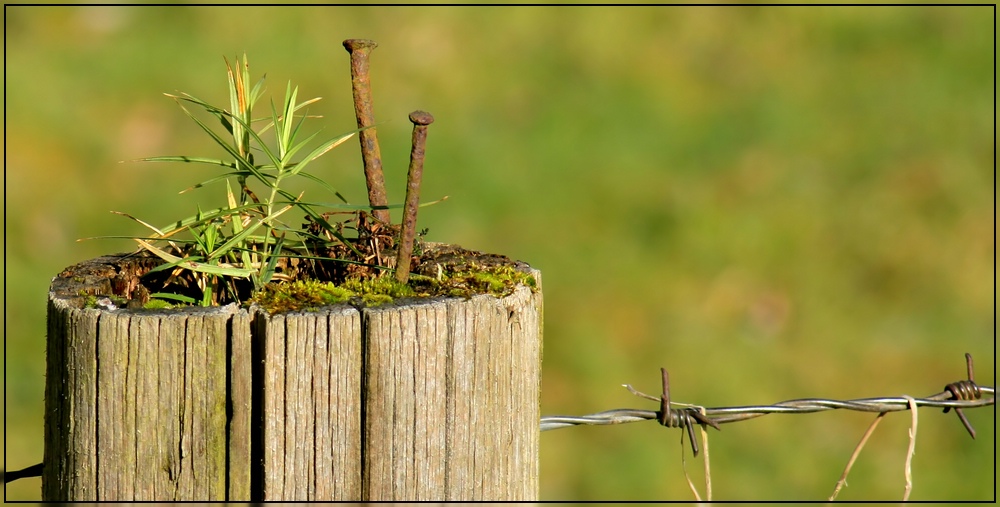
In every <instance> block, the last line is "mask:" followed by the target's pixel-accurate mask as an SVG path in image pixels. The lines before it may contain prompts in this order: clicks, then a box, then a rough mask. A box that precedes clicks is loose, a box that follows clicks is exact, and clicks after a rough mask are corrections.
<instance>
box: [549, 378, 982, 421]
mask: <svg viewBox="0 0 1000 507" xmlns="http://www.w3.org/2000/svg"><path fill="white" fill-rule="evenodd" d="M958 384H961V386H957V385H958ZM948 386H949V387H953V386H955V388H954V389H948V390H945V391H943V392H941V393H938V394H935V395H932V396H927V397H925V398H914V401H915V402H916V405H917V406H918V407H937V408H943V409H945V410H949V409H960V408H976V407H985V406H990V405H993V404H994V403H995V398H993V396H995V393H994V389H993V387H987V386H979V385H975V384H974V383H971V382H969V381H962V382H956V383H953V384H949V385H948ZM983 395H989V396H990V397H989V398H982V397H981V396H983ZM953 397H955V398H959V399H953ZM837 409H843V410H854V411H859V412H876V413H877V412H897V411H901V410H909V401H908V400H907V398H904V397H882V398H862V399H857V400H847V401H841V400H830V399H823V398H803V399H797V400H789V401H782V402H780V403H775V404H773V405H746V406H737V407H713V408H705V418H706V419H708V420H710V421H712V422H715V423H716V424H724V423H731V422H738V421H745V420H748V419H753V418H756V417H760V416H763V415H767V414H809V413H813V412H822V411H825V410H837ZM670 411H671V417H670V419H669V420H670V421H671V422H675V423H676V425H675V424H667V425H666V426H669V427H685V426H687V425H690V424H693V423H697V421H696V420H695V419H694V417H692V416H691V414H692V413H696V412H698V409H695V408H691V407H689V406H685V408H671V410H670ZM699 415H700V414H699ZM659 418H660V412H659V411H655V410H640V409H617V410H606V411H604V412H598V413H596V414H590V415H583V416H561V415H556V416H543V417H542V419H541V431H550V430H556V429H560V428H568V427H570V426H579V425H605V424H624V423H632V422H639V421H648V420H659Z"/></svg>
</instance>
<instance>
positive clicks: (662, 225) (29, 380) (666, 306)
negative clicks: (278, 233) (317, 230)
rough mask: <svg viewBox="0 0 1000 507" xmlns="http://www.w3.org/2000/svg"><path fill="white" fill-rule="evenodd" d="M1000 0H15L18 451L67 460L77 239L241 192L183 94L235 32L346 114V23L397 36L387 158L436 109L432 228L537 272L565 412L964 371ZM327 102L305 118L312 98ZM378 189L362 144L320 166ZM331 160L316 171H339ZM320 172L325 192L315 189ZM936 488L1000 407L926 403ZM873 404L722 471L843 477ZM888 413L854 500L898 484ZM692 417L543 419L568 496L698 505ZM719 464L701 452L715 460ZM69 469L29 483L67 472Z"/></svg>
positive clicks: (781, 486) (211, 68) (210, 71)
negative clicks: (920, 3) (958, 409)
mask: <svg viewBox="0 0 1000 507" xmlns="http://www.w3.org/2000/svg"><path fill="white" fill-rule="evenodd" d="M993 13H994V11H993V10H992V9H990V8H989V7H947V8H946V7H780V8H766V7H763V8H757V7H745V8H709V7H704V8H687V7H684V8H681V7H678V8H610V7H589V8H541V7H533V8H528V7H522V8H488V7H463V8H459V7H433V8H406V7H381V8H361V7H339V8H334V7H282V8H278V7H239V8H236V7H171V8H167V7H9V6H8V7H5V45H6V50H5V59H6V65H5V92H6V93H5V112H6V116H5V120H6V121H5V134H6V139H5V141H6V154H5V155H6V156H5V171H4V180H5V181H4V182H5V195H4V199H5V221H4V228H5V229H4V230H5V234H4V247H5V250H4V252H5V263H4V264H5V267H4V272H3V277H4V283H5V291H4V305H5V306H4V309H5V315H4V343H5V349H6V350H5V352H6V355H5V362H4V373H5V375H4V387H5V399H6V403H5V406H4V417H5V423H6V424H5V434H4V449H5V460H6V468H21V467H24V466H28V465H31V464H34V463H36V462H37V461H38V460H40V459H41V456H42V439H43V426H42V421H43V415H42V401H43V386H44V360H45V356H44V342H45V300H46V291H47V288H48V284H49V282H50V280H51V278H52V277H53V276H55V275H56V274H57V273H58V272H59V271H60V270H62V268H64V267H66V266H68V265H70V264H73V263H76V262H79V261H82V260H85V259H89V258H93V257H96V256H99V255H101V254H105V253H111V252H118V251H124V250H130V249H131V248H132V247H131V245H129V243H128V242H126V241H117V240H106V241H88V242H81V243H77V242H76V241H75V240H76V239H78V238H83V237H89V236H98V235H112V234H139V233H141V232H142V231H141V230H140V229H139V228H138V226H137V225H135V224H133V223H132V222H130V221H128V220H126V219H123V218H121V217H116V216H114V215H112V214H110V213H109V211H110V210H117V211H124V212H128V213H131V214H134V215H136V216H138V217H140V218H143V219H144V220H147V221H149V222H152V223H154V224H163V223H167V222H169V221H171V220H173V219H175V218H177V217H180V216H187V215H190V214H191V213H192V212H193V211H194V208H195V205H196V203H201V204H202V206H203V207H211V206H216V205H219V204H221V200H220V199H219V198H220V197H221V193H220V192H221V190H220V189H218V188H209V189H203V190H201V191H199V192H194V193H191V194H185V195H183V196H178V195H177V194H176V192H177V191H180V190H181V189H184V188H186V187H187V186H189V185H190V184H192V183H195V182H197V181H201V180H203V179H205V178H206V177H207V174H209V173H206V172H204V171H205V169H204V168H200V167H197V168H193V167H188V166H173V165H162V164H146V165H144V164H120V163H118V162H119V161H121V160H130V159H135V158H138V157H143V156H152V155H173V154H190V155H212V156H218V155H220V153H219V152H218V149H217V148H214V147H213V146H212V145H211V141H210V140H209V139H207V138H205V137H204V135H203V134H202V133H200V132H198V131H197V129H196V127H194V126H193V124H191V123H190V121H189V120H188V119H187V118H186V117H184V115H183V114H182V113H181V112H180V111H179V109H178V108H177V107H176V105H175V104H174V103H173V102H172V101H171V100H169V99H167V98H166V97H164V96H163V95H162V92H175V91H184V92H188V93H191V94H193V95H195V96H198V97H199V98H203V99H205V100H207V101H209V102H211V103H225V101H226V88H225V74H224V64H223V61H222V57H223V56H227V57H230V59H232V57H233V56H235V55H236V54H237V53H242V52H244V51H245V52H246V53H247V54H248V56H249V59H250V64H251V72H252V73H253V75H254V76H259V75H260V74H261V73H264V72H266V73H267V75H268V82H269V95H270V96H272V97H275V100H276V101H277V100H280V95H281V93H282V92H283V90H284V85H285V83H286V82H287V81H288V80H292V81H294V83H296V84H298V85H299V86H300V95H299V96H300V97H302V98H308V97H312V96H316V95H319V96H322V97H324V100H323V101H321V102H320V103H319V104H318V105H317V106H316V107H313V108H311V109H310V112H312V113H317V114H322V115H323V116H324V118H323V119H322V120H319V121H315V122H313V124H312V126H313V128H317V127H320V126H322V127H323V128H324V131H323V134H321V136H320V137H327V138H328V137H332V136H333V135H335V134H338V133H341V132H344V131H348V130H351V129H353V128H354V122H355V120H354V115H353V109H352V103H351V92H350V76H349V70H348V67H349V66H348V56H347V53H346V52H345V51H344V49H343V47H342V46H341V41H342V40H344V39H347V38H370V39H374V40H376V41H378V42H379V44H380V47H379V48H378V49H377V50H375V52H374V53H373V56H372V72H373V75H372V81H373V88H374V97H375V114H376V117H377V119H378V120H379V121H382V122H385V123H384V124H383V125H382V126H380V127H379V138H380V143H381V147H382V154H383V159H384V162H385V169H386V180H387V184H388V185H389V188H388V191H389V194H390V195H389V197H390V199H391V200H393V201H395V202H398V201H401V200H402V197H403V193H404V179H405V172H406V167H407V160H408V155H409V136H410V128H411V126H410V123H409V121H407V119H406V116H407V114H408V113H409V112H411V111H413V110H415V109H424V110H427V111H430V112H431V113H433V114H434V116H435V118H436V120H437V121H436V122H435V124H434V125H433V126H432V127H431V129H430V135H429V140H428V148H427V161H426V171H425V176H424V186H423V190H422V197H423V198H424V200H431V199H436V198H439V197H441V196H444V195H448V196H450V198H449V200H448V201H446V202H445V203H443V204H439V205H436V206H433V207H430V208H424V209H423V210H422V211H421V214H420V226H421V227H428V228H429V229H430V234H429V236H428V239H429V240H433V241H445V242H451V243H458V244H461V245H463V246H465V247H468V248H474V249H479V250H484V251H488V252H494V253H503V254H506V255H509V256H511V257H513V258H517V259H521V260H524V261H527V262H529V263H530V264H531V265H533V266H535V267H537V268H539V269H541V270H542V273H543V275H544V287H545V289H544V290H545V335H544V338H545V343H544V363H543V379H542V401H541V403H542V413H543V414H546V415H556V414H566V415H579V414H585V413H593V412H598V411H602V410H607V409H611V408H624V407H635V408H648V409H651V410H652V409H655V408H656V407H655V406H654V405H655V404H654V403H651V402H648V401H644V400H641V399H638V398H635V397H633V396H631V395H630V394H629V393H628V392H627V391H625V389H623V388H621V387H620V385H621V384H623V383H630V384H632V385H634V386H635V387H636V388H637V389H640V390H644V391H647V392H653V393H656V391H657V389H658V388H657V386H658V382H659V381H658V378H659V370H658V369H659V368H660V367H661V366H663V367H666V368H668V369H669V371H670V373H671V379H672V385H673V387H672V394H673V396H674V398H675V399H676V400H677V401H684V402H689V403H699V404H703V405H707V406H721V405H744V404H758V403H771V402H777V401H781V400H786V399H793V398H803V397H829V398H839V399H849V398H860V397H870V396H883V395H884V396H890V395H900V394H910V395H914V396H922V395H927V394H931V393H935V392H938V391H939V390H940V389H941V387H942V386H943V385H944V384H945V383H948V382H951V381H955V380H959V379H961V378H963V376H964V365H963V359H962V354H963V353H964V352H971V353H972V354H973V356H974V357H975V358H976V360H977V365H978V369H977V380H978V381H979V382H980V383H981V384H984V385H993V384H994V382H995V380H994V379H995V341H994V339H993V337H994V335H995V317H994V315H995V303H994V294H995V285H994V280H995V264H994V256H995V239H994V238H995V233H994V224H995V219H996V217H995V214H994V208H993V202H994V201H993V198H994V195H995V173H994V169H993V168H994V159H995V151H994V134H993V131H994V129H993V126H994V123H993V122H994V111H995V109H994V107H995V104H994V81H993V77H994V74H993V72H994V62H995V53H994V46H993V40H994V39H993V33H994V32H993V30H994V17H993ZM308 125H309V124H307V127H308ZM313 170H314V172H316V173H318V174H319V175H320V176H322V177H323V178H324V179H326V180H327V181H329V182H331V183H332V184H334V185H335V186H337V187H338V189H340V190H341V191H342V192H343V193H345V195H346V196H347V197H348V198H349V199H351V200H352V201H353V202H362V201H363V200H364V199H365V190H364V180H363V176H362V170H361V158H360V154H359V151H358V149H357V143H355V142H353V141H352V142H350V143H347V144H345V145H344V146H342V147H340V148H337V149H336V150H334V151H333V152H331V153H330V154H328V155H327V156H326V157H324V158H323V159H320V161H319V162H317V164H316V165H314V166H313ZM318 190H319V189H315V188H313V189H310V191H314V192H318ZM307 195H310V194H307ZM920 415H921V419H920V427H919V433H918V439H917V445H916V456H915V458H914V463H913V475H914V489H913V493H912V496H911V499H912V500H988V499H993V498H995V465H994V463H993V457H994V455H995V412H994V410H992V409H978V410H970V411H968V412H967V415H968V417H969V419H970V420H971V421H972V423H973V424H974V425H975V427H976V428H977V429H978V431H979V436H978V439H977V440H975V441H973V440H972V439H970V438H969V436H968V435H967V434H966V433H965V431H964V430H963V429H962V427H961V425H960V424H959V422H958V421H957V418H956V417H955V416H954V415H952V414H947V415H943V414H941V413H940V412H938V411H935V410H921V413H920ZM871 418H872V416H871V415H867V414H858V413H843V412H826V413H821V414H812V415H801V416H794V417H792V416H779V415H774V416H768V417H765V418H761V419H756V420H754V421H751V422H745V423H741V424H733V425H727V426H724V427H723V431H722V432H713V433H712V434H711V458H712V471H713V477H712V478H713V486H714V492H715V499H719V500H736V499H747V500H818V499H825V498H826V497H827V495H829V493H830V492H831V491H832V489H833V486H834V483H835V482H836V480H837V478H838V477H839V476H840V473H841V471H842V469H843V466H844V465H845V463H846V462H847V459H848V457H849V456H850V453H851V450H852V449H853V448H854V446H855V444H856V443H857V441H858V439H859V438H860V437H861V435H862V433H863V431H864V429H865V428H866V427H867V425H868V423H869V422H870V420H871ZM908 425H909V417H908V416H907V415H905V414H894V415H891V416H889V417H888V418H887V420H886V421H885V422H883V424H882V425H881V426H880V427H879V429H878V430H877V432H876V433H875V435H874V436H873V437H872V439H871V441H870V442H869V444H868V446H867V447H866V449H865V450H864V452H863V453H862V454H861V457H860V458H859V461H858V463H857V464H856V465H855V468H854V471H853V472H852V474H851V476H850V477H849V480H848V483H849V486H848V487H847V488H846V489H845V490H844V491H842V492H841V494H840V497H839V499H842V500H893V499H899V498H901V495H902V492H903V486H904V482H903V464H904V459H905V454H906V447H907V433H906V432H907V428H908ZM679 438H680V434H679V432H678V431H677V430H666V429H664V428H661V427H659V426H657V425H656V424H655V423H643V424H631V425H625V426H618V427H600V428H597V427H585V428H572V429H564V430H559V431H554V432H547V433H544V434H542V440H541V441H542V450H541V452H542V455H541V474H542V477H541V485H542V486H541V487H542V490H541V496H542V499H544V500H690V499H692V496H691V494H690V492H689V491H688V489H687V486H686V485H685V482H684V478H683V473H682V470H681V463H680V450H679V445H678V440H679ZM688 468H689V469H690V470H691V471H692V473H693V475H694V476H695V478H696V483H697V482H698V480H700V479H699V478H700V477H701V463H700V462H696V461H692V460H691V459H690V457H688ZM39 495H40V481H39V480H38V479H30V480H22V481H18V482H16V483H13V484H10V485H8V487H7V489H6V497H5V498H6V499H7V500H31V499H38V498H39Z"/></svg>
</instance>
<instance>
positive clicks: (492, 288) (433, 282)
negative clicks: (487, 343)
mask: <svg viewBox="0 0 1000 507" xmlns="http://www.w3.org/2000/svg"><path fill="white" fill-rule="evenodd" d="M416 283H418V284H420V286H421V287H422V288H425V289H427V290H426V292H429V293H431V294H434V295H447V296H452V297H471V296H473V295H475V294H492V295H494V296H497V297H503V296H508V295H510V294H511V293H513V292H514V289H515V288H517V286H518V285H524V286H526V287H528V288H530V289H531V291H532V292H535V291H536V290H538V289H537V286H536V283H535V278H534V277H533V276H531V275H530V274H528V273H524V272H522V271H518V270H517V269H516V268H514V267H513V266H508V265H500V266H489V267H478V266H475V265H473V266H472V267H470V268H469V269H467V270H464V271H459V272H457V273H451V274H442V275H441V277H440V278H430V277H420V278H419V279H417V280H416Z"/></svg>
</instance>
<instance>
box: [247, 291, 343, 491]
mask: <svg viewBox="0 0 1000 507" xmlns="http://www.w3.org/2000/svg"><path fill="white" fill-rule="evenodd" d="M256 318H257V319H258V320H259V324H258V330H259V332H260V334H261V338H262V339H264V340H265V354H264V358H263V361H264V371H265V374H264V411H263V412H264V415H263V421H262V423H263V425H264V428H263V440H264V456H263V467H264V473H263V476H264V484H263V499H264V500H285V501H314V500H316V501H324V500H326V501H329V500H357V499H360V498H361V470H360V462H361V397H360V392H361V317H360V314H359V313H358V312H357V310H355V309H354V308H351V307H347V306H343V307H336V308H333V309H326V310H323V311H317V312H302V313H286V314H280V315H273V316H269V315H267V314H266V313H264V312H263V311H259V312H258V313H257V315H256Z"/></svg>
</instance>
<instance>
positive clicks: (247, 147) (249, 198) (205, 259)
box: [119, 55, 365, 306]
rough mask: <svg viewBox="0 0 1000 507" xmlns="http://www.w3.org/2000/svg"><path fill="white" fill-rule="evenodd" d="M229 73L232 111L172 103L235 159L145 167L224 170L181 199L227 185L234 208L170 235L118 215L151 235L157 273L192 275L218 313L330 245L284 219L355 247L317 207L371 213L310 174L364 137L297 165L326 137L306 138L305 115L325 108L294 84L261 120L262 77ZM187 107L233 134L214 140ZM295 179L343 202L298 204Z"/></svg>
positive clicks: (148, 246)
mask: <svg viewBox="0 0 1000 507" xmlns="http://www.w3.org/2000/svg"><path fill="white" fill-rule="evenodd" d="M226 68H227V74H228V83H229V99H230V103H229V109H228V110H227V109H224V108H221V107H217V106H213V105H211V104H209V103H207V102H205V101H203V100H201V99H198V98H197V97H195V96H193V95H190V94H187V93H181V94H180V95H173V94H166V95H167V96H168V97H170V98H172V99H174V100H175V101H176V102H177V104H178V105H179V106H180V108H181V110H183V111H184V113H185V114H186V115H187V116H188V117H189V118H191V120H192V121H194V122H195V124H197V126H198V127H199V129H201V130H202V131H203V132H204V133H205V134H207V135H208V136H210V137H211V138H212V140H213V141H214V142H215V143H216V144H217V145H219V146H220V147H221V148H223V149H224V150H225V152H226V153H227V154H228V155H229V158H228V159H218V158H207V157H195V156H187V155H172V156H157V157H147V158H142V159H140V160H142V161H146V162H175V163H184V164H200V165H208V166H215V167H221V168H224V169H225V171H224V172H223V173H222V174H220V175H216V176H213V177H211V178H209V179H207V180H204V181H202V182H200V183H197V184H196V185H193V186H192V187H190V188H188V189H186V190H184V191H183V192H186V191H189V190H193V189H196V188H201V187H203V186H206V185H210V184H215V183H219V182H222V181H224V182H225V186H226V193H225V197H226V206H223V207H220V208H215V209H212V210H209V211H202V210H201V209H200V208H199V209H198V211H197V213H196V214H195V215H193V216H189V217H185V218H182V219H179V220H177V221H175V222H174V223H172V224H171V225H168V226H166V227H162V228H157V227H154V226H152V225H150V224H148V223H146V222H144V221H142V220H139V219H138V218H135V217H133V216H131V215H128V214H125V213H119V214H120V215H123V216H126V217H128V218H131V219H132V220H135V221H136V222H138V223H140V224H142V225H143V226H145V227H146V228H148V229H149V230H150V231H152V235H150V236H146V237H133V238H132V239H134V240H135V242H136V243H138V245H139V246H140V247H141V248H142V249H144V250H146V251H148V252H150V253H152V254H153V255H155V256H157V257H159V258H160V259H163V260H164V261H165V263H164V264H162V265H160V266H159V267H157V268H155V269H154V270H153V272H155V271H162V270H173V273H172V275H174V276H176V275H178V274H180V273H181V272H182V271H184V270H186V271H188V272H190V273H192V274H193V275H194V278H195V280H196V283H197V287H198V289H199V290H200V291H201V294H202V296H201V298H200V299H199V300H197V303H198V304H200V305H203V306H208V305H212V304H218V303H219V302H220V301H221V300H223V299H228V300H236V301H238V300H239V299H240V298H239V293H240V291H239V290H238V287H237V283H238V281H239V280H248V281H249V282H250V283H251V285H252V288H253V291H254V292H258V291H260V290H261V289H262V288H263V287H264V286H265V285H266V284H267V283H269V282H270V281H271V280H272V279H275V277H276V275H277V267H278V261H279V259H280V258H281V257H298V258H312V259H316V258H318V257H316V256H314V255H311V248H310V242H312V243H311V244H312V245H313V248H315V246H316V245H317V242H319V243H323V242H324V240H323V239H322V238H319V237H317V236H315V235H312V234H309V233H307V232H305V231H303V230H301V229H299V228H293V227H289V226H288V225H287V224H285V223H283V222H282V221H281V220H279V218H280V217H281V216H282V215H284V214H285V213H286V212H288V211H289V210H291V209H293V208H295V209H298V210H300V211H302V212H304V213H305V214H306V215H308V216H309V217H310V218H311V219H312V221H313V222H315V223H318V224H320V226H321V227H322V228H323V229H325V230H326V231H328V232H329V233H330V234H331V235H332V236H333V237H334V238H336V239H338V240H340V241H343V242H344V244H346V245H350V243H348V242H347V241H345V239H344V237H343V236H342V235H341V234H340V232H339V231H340V228H338V227H335V226H334V225H332V224H331V223H330V222H329V221H328V220H327V219H326V218H325V217H324V215H323V214H322V212H321V211H319V210H318V208H319V207H320V206H323V207H337V208H341V209H353V210H357V209H365V207H363V206H352V205H350V204H349V203H348V202H347V200H346V199H345V198H344V197H343V196H342V195H341V194H340V192H338V191H337V190H336V189H335V188H334V187H333V186H331V185H330V184H328V183H327V182H325V181H324V180H322V179H320V178H319V177H317V176H315V175H313V174H311V173H309V172H306V171H305V168H306V167H307V166H308V165H309V164H310V163H311V162H313V161H315V160H316V159H318V158H319V157H321V156H323V155H324V154H326V153H327V152H329V151H330V150H332V149H333V148H336V147H337V146H339V145H340V144H342V143H343V142H345V141H347V140H348V139H350V138H351V137H352V136H354V135H355V134H356V133H357V131H353V132H348V133H345V134H341V135H338V136H336V137H334V138H332V139H329V140H327V141H325V142H323V143H321V144H320V145H319V146H317V147H315V148H313V149H312V150H311V151H309V152H308V153H307V154H306V155H305V156H304V157H302V158H300V159H298V160H296V159H295V156H296V155H297V154H298V153H300V152H303V150H304V148H305V147H306V146H308V145H309V144H310V143H311V142H312V141H313V140H314V139H315V138H316V136H317V135H318V132H317V133H313V134H311V135H308V136H304V135H303V134H302V126H303V123H304V122H305V120H306V118H309V117H310V116H308V115H307V114H301V113H300V111H302V110H303V109H304V108H306V107H307V106H309V105H310V104H314V103H315V102H317V101H319V100H320V99H319V97H316V98H313V99H309V100H306V101H304V102H298V101H297V100H298V92H299V90H298V87H297V86H296V87H293V86H292V83H291V82H289V83H288V84H287V86H286V88H285V98H284V101H283V102H282V103H281V106H280V108H279V107H276V106H275V104H274V102H273V101H272V102H271V104H270V105H271V108H270V109H271V115H270V117H264V118H256V119H255V118H254V117H253V111H254V106H255V105H256V104H257V102H258V101H259V99H260V98H261V95H262V93H263V91H264V78H263V77H262V78H261V79H260V80H259V81H257V82H256V84H254V85H253V86H252V87H251V86H250V67H249V63H248V61H247V58H246V55H244V56H243V58H242V59H241V58H237V59H236V62H235V66H234V65H230V63H229V61H228V60H226ZM185 104H189V105H194V106H197V107H198V108H199V109H201V110H203V111H204V112H206V113H208V114H209V115H211V116H212V117H214V118H215V119H216V120H218V122H219V123H220V124H221V125H222V127H223V128H224V130H225V132H226V133H225V134H220V133H219V132H216V130H214V129H213V128H212V127H210V126H209V125H207V124H206V123H205V122H204V121H202V120H201V119H200V118H199V117H198V116H197V115H196V114H194V113H193V112H192V111H191V110H190V109H188V107H186V106H185ZM255 125H260V126H259V127H255ZM269 130H271V131H273V138H274V139H273V144H269V143H268V142H266V141H265V140H264V138H263V135H264V134H265V133H266V132H267V131H269ZM303 137H304V138H303ZM255 154H256V155H257V156H256V157H255ZM295 177H302V178H306V179H309V180H312V181H313V182H316V183H318V184H319V185H321V186H322V187H324V188H325V189H326V190H328V191H329V192H330V193H332V194H333V195H334V196H335V197H336V198H337V199H339V200H340V202H339V203H336V204H322V205H321V204H316V203H307V202H304V201H303V200H302V197H303V194H302V193H300V194H299V195H294V194H292V193H290V192H289V191H287V190H286V189H285V188H283V185H284V184H285V183H287V181H288V180H289V179H291V178H295ZM233 183H235V186H236V187H238V192H234V191H233ZM251 186H254V187H262V189H263V190H262V191H258V192H255V191H254V190H252V189H251ZM183 192H182V193H183ZM181 232H187V233H188V236H189V238H188V239H180V238H179V237H178V236H177V235H178V234H179V233H181ZM153 296H154V297H158V298H161V299H175V300H180V301H182V302H186V301H188V300H190V298H186V297H185V296H177V295H170V294H164V293H155V294H153Z"/></svg>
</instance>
